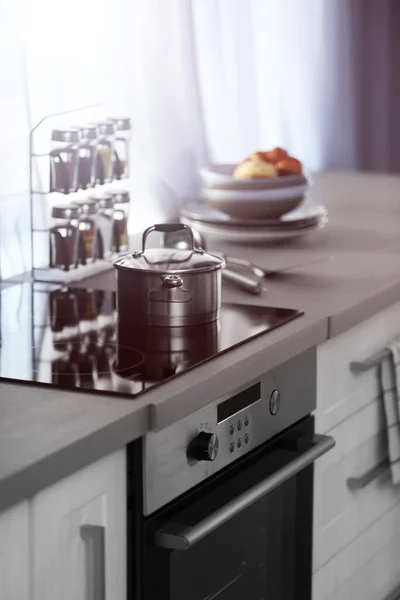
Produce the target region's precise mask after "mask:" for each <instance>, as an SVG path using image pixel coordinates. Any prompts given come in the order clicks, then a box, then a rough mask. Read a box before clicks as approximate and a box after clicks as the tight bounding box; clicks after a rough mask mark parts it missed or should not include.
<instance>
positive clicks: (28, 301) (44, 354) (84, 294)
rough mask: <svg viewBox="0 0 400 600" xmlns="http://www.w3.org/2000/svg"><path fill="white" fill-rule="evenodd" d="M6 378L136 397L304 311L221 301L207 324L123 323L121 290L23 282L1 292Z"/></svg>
mask: <svg viewBox="0 0 400 600" xmlns="http://www.w3.org/2000/svg"><path fill="white" fill-rule="evenodd" d="M0 302H1V304H0V316H1V348H0V378H1V379H5V380H18V381H26V382H31V383H36V384H44V385H51V386H55V387H59V388H64V389H65V388H66V389H77V390H78V389H80V390H85V391H88V392H90V391H91V392H95V393H106V394H116V395H119V396H122V397H125V398H132V397H134V398H136V397H138V396H139V395H141V394H143V393H144V392H146V391H147V390H148V389H150V388H152V387H154V386H156V385H160V384H162V383H164V382H165V381H167V380H170V379H171V378H174V377H178V376H179V375H181V374H182V373H185V372H187V371H188V370H190V369H193V368H194V367H196V366H197V365H199V364H202V363H205V362H207V361H209V360H211V359H213V358H215V357H216V356H218V355H220V354H222V353H224V352H229V350H231V349H232V348H235V347H236V346H239V345H240V344H243V343H245V342H247V341H248V340H250V339H253V338H255V337H258V336H260V335H264V334H266V333H268V332H270V331H272V330H273V329H276V328H277V327H280V326H281V325H284V324H285V323H288V322H289V321H292V320H293V319H295V318H297V317H299V316H301V315H302V314H303V313H302V312H300V311H297V310H292V309H286V308H274V307H270V306H252V305H243V304H229V303H223V305H222V310H221V318H220V320H219V321H218V322H214V323H211V324H209V325H202V326H192V327H172V328H167V327H145V326H143V324H142V323H137V322H135V315H132V320H131V322H130V323H121V322H120V320H119V319H118V314H117V310H116V293H115V292H110V291H99V290H92V289H81V288H73V287H60V286H58V285H57V286H56V285H52V284H43V283H34V284H32V283H27V282H25V283H20V284H15V285H13V286H11V287H7V288H5V289H2V290H1V291H0Z"/></svg>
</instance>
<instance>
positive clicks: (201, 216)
mask: <svg viewBox="0 0 400 600" xmlns="http://www.w3.org/2000/svg"><path fill="white" fill-rule="evenodd" d="M327 214H328V213H327V210H326V208H325V207H324V206H323V205H322V204H315V203H313V202H311V201H308V200H305V201H304V202H303V203H302V204H301V205H300V206H298V207H297V208H296V209H295V210H292V211H290V212H288V213H286V214H284V215H282V216H281V217H280V218H278V219H257V220H254V219H238V218H235V217H230V216H229V215H227V214H226V213H223V212H221V211H219V210H216V209H214V208H212V207H211V206H210V205H209V204H207V202H190V203H188V204H186V205H185V206H183V208H182V209H181V216H182V217H185V218H188V219H191V220H195V221H201V222H202V223H204V224H206V225H217V226H219V227H229V228H231V227H240V228H242V227H247V228H257V229H258V228H260V227H264V228H265V227H269V228H271V227H273V228H281V227H282V226H285V227H289V226H290V227H306V226H309V225H315V224H316V223H317V224H318V223H319V221H320V220H321V219H323V218H326V216H327Z"/></svg>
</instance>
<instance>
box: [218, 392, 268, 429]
mask: <svg viewBox="0 0 400 600" xmlns="http://www.w3.org/2000/svg"><path fill="white" fill-rule="evenodd" d="M260 399H261V384H260V383H256V384H255V385H252V386H251V387H249V388H247V390H243V392H240V393H239V394H236V396H233V397H232V398H229V399H228V400H225V402H222V404H219V405H218V410H217V418H218V423H221V421H225V419H228V418H229V417H231V416H232V415H234V414H235V413H237V412H239V411H240V410H243V408H246V407H247V406H250V405H251V404H253V403H254V402H257V401H258V400H260Z"/></svg>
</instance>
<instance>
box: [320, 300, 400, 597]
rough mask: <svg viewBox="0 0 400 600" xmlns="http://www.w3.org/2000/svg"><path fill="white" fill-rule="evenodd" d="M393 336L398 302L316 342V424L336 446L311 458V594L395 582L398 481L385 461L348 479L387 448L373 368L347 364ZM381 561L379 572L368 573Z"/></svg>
mask: <svg viewBox="0 0 400 600" xmlns="http://www.w3.org/2000/svg"><path fill="white" fill-rule="evenodd" d="M399 335H400V303H398V304H396V305H393V306H391V307H389V308H388V309H386V310H384V311H382V312H380V313H378V314H377V315H375V316H374V317H372V318H371V319H369V320H368V321H365V322H363V323H361V324H359V325H357V326H356V327H354V328H352V329H351V330H349V331H347V332H345V333H343V334H342V335H340V336H338V337H336V338H333V339H331V340H328V341H327V342H325V343H324V344H322V345H321V346H320V347H319V348H318V353H317V362H318V367H317V410H316V415H315V416H316V430H317V431H318V432H319V433H328V432H329V434H330V435H332V436H333V437H334V438H335V440H336V446H335V448H334V449H333V450H332V452H329V453H327V454H326V455H325V456H323V457H321V459H320V460H319V461H317V462H316V464H315V471H314V516H313V519H314V526H313V573H314V575H313V600H339V599H340V600H344V599H345V598H350V597H352V598H353V597H355V598H363V599H366V598H371V599H373V600H378V599H380V598H384V597H386V595H387V594H388V593H389V592H390V591H391V590H392V589H394V588H396V586H397V585H399V584H400V563H398V560H396V559H394V558H393V557H392V555H391V552H397V553H398V551H399V547H400V530H399V527H398V526H397V525H396V526H395V523H396V519H397V521H398V520H399V518H400V486H393V485H392V483H391V480H390V477H389V473H388V471H387V470H386V471H385V469H384V468H381V469H376V474H377V476H376V477H374V478H373V479H372V480H371V481H370V482H369V483H367V484H366V485H363V486H362V487H359V489H350V487H349V485H348V480H349V478H350V477H357V478H358V477H360V476H361V475H363V474H365V473H367V472H369V471H370V470H371V469H373V468H374V467H377V466H379V465H380V464H382V463H383V461H384V459H385V457H386V455H387V451H386V432H385V421H384V414H383V409H382V406H381V401H380V398H379V387H378V377H377V369H376V368H373V369H371V370H369V371H366V372H364V373H360V374H354V373H352V372H351V370H350V363H351V362H352V361H362V360H364V359H366V358H368V357H369V356H370V355H372V354H374V353H376V352H377V351H379V350H381V349H382V348H383V347H384V346H385V345H386V344H387V343H388V342H390V341H391V340H393V339H394V338H395V337H396V336H399ZM397 555H398V554H397ZM394 556H395V555H394ZM380 568H382V569H383V571H382V572H383V573H385V576H384V577H383V576H381V575H379V577H378V576H376V577H375V578H373V577H372V575H371V574H372V573H373V574H375V575H376V574H377V573H378V571H379V569H380ZM371 577H372V579H373V581H372V579H371Z"/></svg>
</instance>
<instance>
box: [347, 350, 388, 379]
mask: <svg viewBox="0 0 400 600" xmlns="http://www.w3.org/2000/svg"><path fill="white" fill-rule="evenodd" d="M388 356H389V350H386V349H385V350H380V351H379V352H376V353H375V354H373V355H372V356H370V357H369V358H367V359H366V360H362V361H353V362H351V363H350V371H351V372H352V373H365V371H369V370H370V369H373V368H374V367H378V366H379V365H380V364H381V362H382V361H383V360H385V358H387V357H388Z"/></svg>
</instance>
